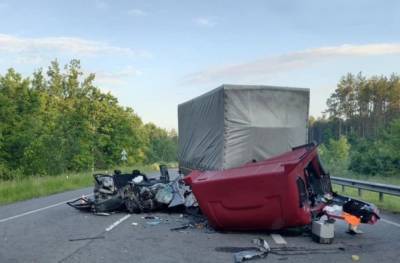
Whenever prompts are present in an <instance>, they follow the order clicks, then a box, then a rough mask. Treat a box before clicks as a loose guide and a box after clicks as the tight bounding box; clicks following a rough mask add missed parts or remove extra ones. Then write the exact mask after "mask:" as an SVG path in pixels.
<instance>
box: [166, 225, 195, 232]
mask: <svg viewBox="0 0 400 263" xmlns="http://www.w3.org/2000/svg"><path fill="white" fill-rule="evenodd" d="M191 227H193V226H192V225H184V226H179V227H174V228H171V229H170V230H171V231H181V230H185V229H188V228H191Z"/></svg>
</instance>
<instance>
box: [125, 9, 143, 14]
mask: <svg viewBox="0 0 400 263" xmlns="http://www.w3.org/2000/svg"><path fill="white" fill-rule="evenodd" d="M127 13H128V15H131V16H147V15H148V13H147V12H145V11H143V10H141V9H131V10H128V12H127Z"/></svg>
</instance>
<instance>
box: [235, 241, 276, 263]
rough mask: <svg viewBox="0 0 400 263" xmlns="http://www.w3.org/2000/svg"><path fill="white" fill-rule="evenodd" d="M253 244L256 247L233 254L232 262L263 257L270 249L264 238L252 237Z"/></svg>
mask: <svg viewBox="0 0 400 263" xmlns="http://www.w3.org/2000/svg"><path fill="white" fill-rule="evenodd" d="M253 244H255V245H256V246H257V247H256V248H253V249H251V250H244V251H240V252H236V253H235V254H233V259H234V262H235V263H237V262H243V261H246V260H250V259H255V258H264V257H266V256H267V255H268V253H269V252H270V251H271V248H270V247H269V245H268V243H267V241H265V240H264V239H261V238H259V239H254V240H253Z"/></svg>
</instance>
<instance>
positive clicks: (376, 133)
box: [309, 73, 400, 176]
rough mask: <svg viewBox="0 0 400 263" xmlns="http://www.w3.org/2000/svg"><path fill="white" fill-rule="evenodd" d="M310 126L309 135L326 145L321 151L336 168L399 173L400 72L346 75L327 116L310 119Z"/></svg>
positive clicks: (364, 172)
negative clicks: (375, 74)
mask: <svg viewBox="0 0 400 263" xmlns="http://www.w3.org/2000/svg"><path fill="white" fill-rule="evenodd" d="M309 127H310V129H309V139H310V140H314V141H317V142H318V143H322V144H323V145H322V147H321V149H322V155H325V157H326V159H329V161H328V163H330V164H331V167H333V169H334V170H335V169H337V168H338V167H340V166H343V168H346V169H347V168H348V169H350V170H351V171H354V172H356V173H360V174H364V175H385V176H395V175H396V174H398V173H399V172H400V154H399V153H400V151H399V150H398V149H399V147H400V76H399V75H397V74H392V75H391V76H389V77H387V76H373V77H370V78H367V77H365V76H363V75H362V74H361V73H359V74H357V75H354V74H350V73H349V74H347V75H346V76H343V77H342V78H341V80H340V81H339V83H338V85H337V88H336V90H335V91H334V92H333V93H332V94H331V95H330V97H329V98H328V100H327V109H326V111H325V112H324V115H323V117H321V118H318V119H315V118H313V117H311V118H310V122H309ZM338 149H339V150H338ZM344 151H345V152H347V153H343V152H344ZM338 153H341V154H342V155H338ZM338 162H341V164H338Z"/></svg>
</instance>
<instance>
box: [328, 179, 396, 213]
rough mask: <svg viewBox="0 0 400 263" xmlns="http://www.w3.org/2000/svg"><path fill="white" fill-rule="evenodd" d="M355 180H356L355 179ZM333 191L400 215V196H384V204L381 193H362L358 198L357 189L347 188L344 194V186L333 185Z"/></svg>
mask: <svg viewBox="0 0 400 263" xmlns="http://www.w3.org/2000/svg"><path fill="white" fill-rule="evenodd" d="M354 179H355V178H354ZM359 179H360V180H365V178H359ZM379 182H380V183H386V184H387V183H388V182H384V181H379ZM333 190H334V191H335V192H337V193H338V194H342V195H347V196H350V197H354V198H356V199H360V200H363V201H366V202H370V203H373V204H375V205H376V206H377V207H378V208H379V209H380V210H384V211H389V212H394V213H400V196H392V195H383V202H380V201H379V193H376V192H371V191H367V190H362V191H361V196H358V190H357V189H356V188H351V187H348V186H346V187H345V191H344V192H342V186H340V185H337V184H333Z"/></svg>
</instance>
